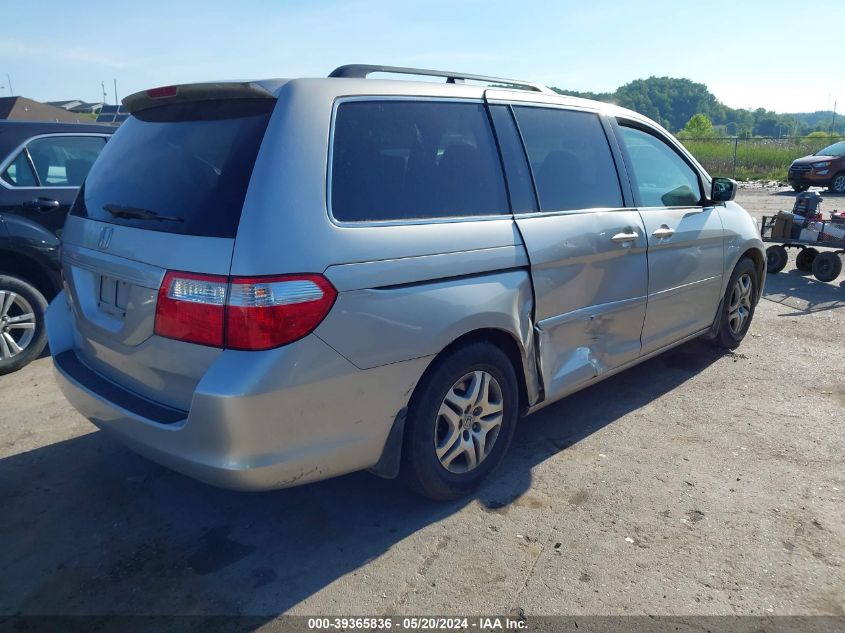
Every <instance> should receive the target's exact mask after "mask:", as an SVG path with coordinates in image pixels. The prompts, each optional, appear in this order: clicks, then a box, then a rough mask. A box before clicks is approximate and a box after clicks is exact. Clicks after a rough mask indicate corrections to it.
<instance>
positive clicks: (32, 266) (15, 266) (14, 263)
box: [0, 250, 60, 302]
mask: <svg viewBox="0 0 845 633" xmlns="http://www.w3.org/2000/svg"><path fill="white" fill-rule="evenodd" d="M0 275H9V276H12V277H18V278H19V279H22V280H24V281H26V282H27V283H30V284H32V285H33V286H35V288H36V289H37V290H38V292H40V293H41V294H42V295H44V297H45V298H46V299H47V301H48V302H49V301H51V300H52V299H53V297H54V296H56V294H57V293H58V291H59V289H60V288H59V287H58V284H57V283H56V282H55V281H54V280H53V275H51V274H50V272H49V271H48V270H47V269H46V268H45V267H44V265H43V264H41V262H39V261H38V260H36V259H34V258H32V257H29V256H27V255H23V254H21V253H17V252H10V251H5V250H0Z"/></svg>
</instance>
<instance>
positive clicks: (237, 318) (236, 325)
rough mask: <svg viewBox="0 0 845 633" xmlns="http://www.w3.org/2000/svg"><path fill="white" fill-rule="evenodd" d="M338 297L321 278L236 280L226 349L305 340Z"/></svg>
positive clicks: (296, 277) (281, 277) (255, 348)
mask: <svg viewBox="0 0 845 633" xmlns="http://www.w3.org/2000/svg"><path fill="white" fill-rule="evenodd" d="M336 296H337V292H336V291H335V289H334V288H333V287H332V285H331V284H330V283H329V281H328V280H327V279H326V278H325V277H323V276H321V275H283V276H280V277H255V278H253V277H232V279H231V286H230V294H229V306H228V311H227V318H226V347H231V348H234V349H246V350H259V349H270V348H271V347H278V346H279V345H284V344H286V343H292V342H293V341H296V340H298V339H301V338H302V337H303V336H305V335H306V334H308V333H309V332H311V331H312V330H313V329H314V328H315V327H317V326H318V325H319V324H320V322H321V321H322V320H323V318H324V317H325V316H326V315H327V314H328V313H329V310H330V309H331V307H332V304H333V303H334V300H335V297H336Z"/></svg>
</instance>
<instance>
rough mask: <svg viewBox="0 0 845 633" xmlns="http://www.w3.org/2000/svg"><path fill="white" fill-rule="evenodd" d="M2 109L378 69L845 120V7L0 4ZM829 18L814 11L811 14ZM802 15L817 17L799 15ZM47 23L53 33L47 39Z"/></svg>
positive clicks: (455, 0)
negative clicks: (660, 87) (642, 82)
mask: <svg viewBox="0 0 845 633" xmlns="http://www.w3.org/2000/svg"><path fill="white" fill-rule="evenodd" d="M0 5H2V11H1V12H0V13H2V16H3V19H2V24H1V25H0V86H2V87H1V88H0V96H8V95H9V94H10V86H9V81H8V80H7V75H8V77H9V78H10V79H11V89H13V90H14V94H16V95H22V96H26V97H30V98H32V99H36V100H38V101H55V100H64V99H82V100H85V101H101V100H102V98H103V94H102V93H103V90H102V87H101V83H102V82H105V88H106V92H107V101H108V102H109V103H114V84H113V80H114V79H116V80H117V92H118V97H119V98H122V97H124V96H126V95H127V94H130V93H132V92H137V91H139V90H143V89H146V88H151V87H155V86H162V85H170V84H175V83H189V82H195V81H208V80H219V79H258V78H268V77H319V76H326V75H327V74H328V73H329V72H331V70H332V69H334V68H335V67H337V66H340V65H343V64H348V63H369V64H383V65H393V66H414V67H419V68H435V69H446V70H452V71H461V72H467V73H473V74H485V75H494V76H499V77H511V78H518V79H523V80H532V81H538V82H541V83H545V84H547V85H551V86H557V87H560V88H566V89H570V90H580V91H586V90H589V91H594V92H609V91H613V90H614V89H616V88H617V87H618V86H620V85H622V84H625V83H627V82H629V81H632V80H634V79H642V78H646V77H649V76H652V75H656V76H670V77H686V78H688V79H692V80H693V81H696V82H700V83H704V84H706V85H707V86H708V87H709V88H710V90H711V92H713V93H714V94H715V95H716V97H717V98H718V99H719V100H720V101H722V102H723V103H724V104H726V105H728V106H730V107H734V108H738V107H743V108H752V109H753V108H758V107H763V108H766V109H769V110H775V111H777V112H812V111H816V110H830V109H832V108H833V105H834V102H835V101H837V102H838V106H837V112H843V111H845V68H844V67H843V66H842V64H841V63H840V62H841V55H839V50H838V49H840V48H841V46H842V38H843V34H842V31H841V30H838V29H841V25H842V24H844V23H845V2H841V0H838V1H836V2H826V3H821V4H814V3H807V4H806V5H802V4H800V3H799V4H797V5H796V4H795V3H794V2H793V1H786V0H768V1H760V0H749V1H742V0H732V1H729V2H728V1H724V0H710V1H708V2H705V3H697V2H686V1H684V0H674V1H654V2H648V1H646V0H642V1H639V2H638V1H636V0H629V1H628V2H621V1H617V0H607V1H605V2H602V1H601V0H594V1H593V2H592V3H590V2H584V1H583V0H581V1H579V2H572V1H569V0H559V1H557V2H555V1H553V0H543V1H537V2H531V1H529V0H523V1H522V2H514V1H513V0H510V1H508V2H501V1H499V0H463V1H462V0H451V1H441V0H426V1H425V2H415V1H410V0H408V1H404V0H395V1H394V2H384V1H376V0H348V1H345V2H342V1H333V0H322V1H321V0H313V1H311V2H294V1H285V0H273V1H270V0H267V1H264V2H261V1H259V0H237V1H232V0H229V1H228V2H221V1H218V0H204V1H202V2H200V1H197V0H169V1H162V0H146V1H144V2H116V3H103V2H88V3H70V2H66V1H59V0H27V1H26V2H13V1H12V0H0ZM816 6H818V7H819V8H818V9H815V7H816ZM800 7H806V8H807V10H806V12H805V13H802V10H801V8H800ZM48 25H49V28H47V26H48Z"/></svg>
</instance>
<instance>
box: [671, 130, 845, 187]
mask: <svg viewBox="0 0 845 633" xmlns="http://www.w3.org/2000/svg"><path fill="white" fill-rule="evenodd" d="M841 140H842V137H840V136H829V137H807V136H798V137H790V138H772V137H754V138H737V137H731V136H728V137H717V138H699V139H689V138H687V139H680V141H681V143H683V144H684V146H685V147H686V148H687V149H688V150H689V151H690V153H691V154H692V155H693V156H695V157H696V159H698V162H700V163H701V164H702V165H704V168H705V169H706V170H707V171H708V172H709V173H710V175H711V176H728V177H731V178H735V179H737V180H779V181H786V172H787V170H788V169H789V165H790V163H792V161H793V160H795V159H796V158H801V157H802V156H807V155H809V154H815V153H816V152H817V151H819V150H820V149H822V148H824V147H827V146H828V145H831V144H832V143H836V142H837V141H841Z"/></svg>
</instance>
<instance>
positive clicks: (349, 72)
mask: <svg viewBox="0 0 845 633" xmlns="http://www.w3.org/2000/svg"><path fill="white" fill-rule="evenodd" d="M372 73H393V74H397V75H425V76H429V77H445V78H446V83H449V84H458V83H464V82H465V81H466V80H467V79H469V80H470V81H483V82H485V83H493V84H507V85H508V86H509V87H510V86H514V87H518V88H522V89H525V90H534V91H536V92H542V93H543V94H552V95H553V94H557V93H555V92H554V91H553V90H552V89H551V88H548V87H547V86H544V85H542V84H538V83H534V82H531V81H522V80H521V79H503V78H501V77H487V76H486V75H468V74H466V73H453V72H449V71H446V70H429V69H426V68H404V67H402V66H374V65H372V64H347V65H346V66H340V67H339V68H335V69H334V70H333V71H332V72H331V74H329V77H345V78H353V79H366V78H367V76H368V75H370V74H372Z"/></svg>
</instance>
